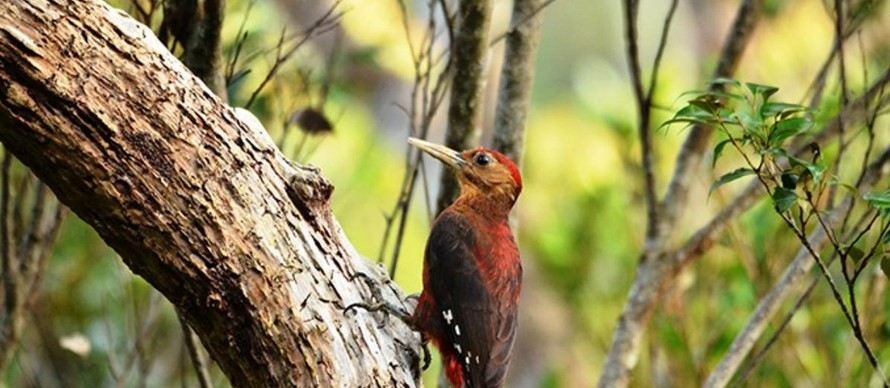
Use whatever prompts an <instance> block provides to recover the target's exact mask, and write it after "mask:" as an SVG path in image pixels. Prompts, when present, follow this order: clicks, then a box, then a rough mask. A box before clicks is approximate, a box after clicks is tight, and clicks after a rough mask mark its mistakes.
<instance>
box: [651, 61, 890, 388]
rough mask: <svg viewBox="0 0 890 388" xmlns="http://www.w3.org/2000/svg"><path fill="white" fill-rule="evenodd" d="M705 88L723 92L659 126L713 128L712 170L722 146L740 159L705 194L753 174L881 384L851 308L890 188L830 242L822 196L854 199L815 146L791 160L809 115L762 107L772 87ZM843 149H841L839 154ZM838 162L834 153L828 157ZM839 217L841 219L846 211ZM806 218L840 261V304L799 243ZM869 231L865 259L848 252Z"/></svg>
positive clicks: (868, 197)
mask: <svg viewBox="0 0 890 388" xmlns="http://www.w3.org/2000/svg"><path fill="white" fill-rule="evenodd" d="M713 82H714V83H716V84H721V85H723V86H724V87H725V88H724V90H725V91H708V92H698V93H695V94H696V97H695V98H693V99H691V100H689V102H688V104H687V105H686V106H685V107H683V108H682V109H680V110H679V111H678V112H677V113H676V114H675V116H674V117H673V118H672V119H670V120H668V121H667V122H665V124H664V125H665V126H667V125H672V124H687V125H702V126H709V127H712V128H715V129H716V130H717V131H718V132H719V133H720V134H721V135H722V136H723V137H725V139H724V140H721V141H719V142H718V143H717V144H716V145H715V147H714V150H713V159H712V166H714V165H716V163H717V161H718V160H719V158H720V157H721V156H722V155H723V151H724V149H725V148H726V146H727V145H731V146H732V148H734V149H735V150H736V151H737V153H738V154H739V155H740V156H741V157H742V158H743V159H744V166H742V167H740V168H737V169H735V170H733V171H731V172H729V173H726V174H724V175H722V176H721V177H719V178H718V179H717V180H716V181H715V182H714V184H713V185H711V191H712V192H713V190H716V189H717V188H719V187H721V186H722V185H724V184H727V183H729V182H732V181H735V180H737V179H740V178H743V177H746V176H751V175H753V176H755V177H756V178H757V180H758V181H759V182H760V186H761V187H762V188H763V189H764V190H765V191H766V193H767V194H768V195H769V197H770V198H771V201H772V203H773V208H774V209H775V211H776V213H777V214H778V215H779V216H780V218H781V219H782V221H783V222H784V223H785V224H786V225H787V226H788V228H789V229H790V230H791V231H792V232H793V233H794V235H795V236H796V237H797V238H798V239H799V240H800V242H801V244H802V245H803V248H804V249H805V250H806V252H807V253H808V254H809V256H810V257H812V258H813V259H814V260H815V262H816V264H818V266H819V268H820V270H821V272H822V275H823V277H824V279H825V281H826V282H827V284H828V285H829V287H830V289H831V292H832V295H833V297H834V298H835V300H836V301H837V303H838V305H839V306H840V308H841V311H842V313H843V315H844V318H845V319H846V320H847V322H848V324H849V325H850V327H851V329H852V331H853V334H854V336H855V337H856V339H857V341H858V342H859V344H860V346H861V348H862V350H863V352H864V353H865V355H866V356H867V358H868V360H869V362H870V363H871V365H872V367H873V368H874V369H875V371H876V372H877V373H878V374H879V375H880V376H881V379H882V381H883V382H884V385H885V386H887V384H888V383H887V378H886V376H885V375H884V374H883V371H882V370H881V367H880V365H879V362H878V360H877V358H876V357H875V355H874V352H873V350H872V348H871V346H870V345H869V343H868V340H867V339H866V337H865V335H864V333H863V327H862V324H861V320H860V317H859V309H858V306H857V303H856V296H855V285H856V281H857V280H858V279H859V275H860V274H861V273H862V271H863V270H864V269H865V268H866V267H867V265H868V263H869V262H870V261H871V259H872V258H873V257H875V255H876V253H877V252H878V247H879V246H880V245H883V244H886V241H885V240H887V238H886V233H887V228H888V227H890V222H886V223H883V224H879V223H876V221H877V219H878V218H879V214H880V218H884V219H886V218H888V214H890V190H888V191H884V192H870V193H866V194H865V195H863V196H862V199H863V200H864V202H865V203H867V204H868V205H869V206H870V209H869V210H871V211H875V210H877V211H876V212H875V215H874V216H873V217H872V219H871V221H870V222H868V223H867V225H866V226H865V227H864V228H863V229H861V231H860V232H859V233H855V234H852V235H850V236H849V237H848V238H847V239H846V240H840V239H838V238H837V236H838V235H839V234H840V233H839V231H837V230H835V229H834V227H833V223H832V222H831V221H830V220H827V218H828V217H829V216H830V217H834V216H835V215H836V213H837V212H832V211H827V210H825V209H822V207H823V205H821V204H822V202H823V201H822V198H823V196H824V195H826V194H827V193H828V192H830V191H831V190H833V188H834V187H836V186H841V187H844V188H846V189H848V190H849V191H850V192H851V193H852V194H854V195H855V194H857V190H856V188H855V187H854V186H852V185H848V184H844V183H841V182H840V181H839V180H838V178H837V176H836V175H834V174H833V173H831V172H829V171H828V167H827V165H826V163H825V162H824V160H823V157H822V154H821V152H820V148H819V146H818V144H816V143H811V145H810V149H811V151H812V152H811V154H812V157H811V158H810V159H809V160H807V159H805V158H801V157H796V156H793V154H792V152H789V150H788V147H790V145H789V143H792V142H793V140H798V139H804V138H806V136H807V135H808V134H809V132H810V130H811V129H812V128H813V127H814V121H813V112H812V110H811V109H809V108H807V107H804V106H802V105H798V104H792V103H787V102H773V101H770V98H771V97H772V96H773V95H774V94H775V93H776V92H777V91H778V88H775V87H772V86H767V85H760V84H755V83H744V84H743V83H741V82H739V81H736V80H731V79H725V78H721V79H717V80H715V81H713ZM712 90H713V89H712ZM869 145H871V143H869ZM844 147H845V145H843V144H842V145H841V149H843V148H844ZM841 156H842V154H841V152H840V151H839V153H838V155H837V156H836V157H837V158H840V157H841ZM838 166H839V163H835V164H834V167H835V169H836V168H837V167H838ZM850 207H852V206H850ZM835 210H836V209H835ZM847 211H848V213H847V214H849V208H848V210H847ZM814 219H815V221H816V224H817V227H818V228H821V231H822V232H823V233H824V234H825V236H827V238H828V241H830V242H831V246H832V248H833V253H834V254H835V255H837V256H838V257H839V258H840V260H839V261H840V262H841V267H842V274H843V277H844V281H845V283H846V285H847V298H848V300H849V302H848V301H846V300H845V299H844V297H843V295H842V294H841V291H840V288H839V287H838V284H837V282H836V281H835V279H834V276H832V274H831V272H830V271H829V268H828V265H829V264H830V263H829V264H826V262H825V260H823V258H822V255H821V254H820V253H819V251H818V247H816V246H815V245H814V244H811V242H810V240H809V239H808V237H807V230H808V228H809V226H811V225H812V223H813V220H814ZM875 225H879V227H878V228H877V229H878V233H879V234H878V236H881V238H878V239H876V240H875V242H874V244H873V245H872V246H871V248H870V249H869V250H868V253H867V254H866V253H864V252H863V251H862V250H861V249H859V248H856V247H855V246H856V244H857V243H858V242H859V241H860V240H861V239H862V238H863V236H865V235H866V233H868V232H872V233H873V226H875ZM851 260H853V261H856V262H857V263H858V264H857V265H856V267H855V269H852V272H851V268H850V265H849V264H850V261H851ZM884 261H886V259H885V260H884ZM882 267H890V266H882Z"/></svg>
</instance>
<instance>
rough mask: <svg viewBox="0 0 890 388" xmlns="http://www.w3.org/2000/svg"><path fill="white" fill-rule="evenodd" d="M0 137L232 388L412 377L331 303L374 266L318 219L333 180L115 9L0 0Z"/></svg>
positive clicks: (361, 316)
mask: <svg viewBox="0 0 890 388" xmlns="http://www.w3.org/2000/svg"><path fill="white" fill-rule="evenodd" d="M0 141H2V142H3V144H4V145H5V146H6V147H7V149H9V150H10V151H11V152H13V153H14V154H15V155H16V156H17V157H18V158H19V159H20V160H22V162H24V163H25V164H26V165H27V166H29V167H30V168H31V169H32V171H34V173H35V174H36V175H37V176H38V177H39V178H40V179H41V180H42V181H43V182H45V183H46V184H47V186H48V187H50V188H51V189H52V190H53V192H55V194H56V196H57V197H58V198H59V200H60V201H61V202H63V203H64V204H66V205H68V206H69V207H70V208H71V209H72V211H74V212H75V213H76V214H78V216H80V217H81V218H82V219H83V220H84V221H86V222H87V223H88V224H90V225H91V226H92V227H93V228H95V229H96V231H97V232H98V233H99V235H100V236H102V238H103V239H104V240H105V241H106V242H107V243H108V244H109V245H110V246H111V247H112V248H114V249H115V251H117V252H118V253H119V254H120V255H121V257H122V258H123V260H124V262H125V263H126V264H127V265H128V266H129V267H130V269H131V270H132V271H133V272H135V273H136V274H138V275H140V276H142V277H144V278H145V279H146V280H147V281H148V282H149V283H151V284H152V285H153V286H154V287H155V288H157V289H158V290H159V291H160V292H161V293H163V294H164V295H165V296H166V297H167V298H168V299H169V300H170V301H171V302H172V303H173V304H174V305H176V307H177V309H178V310H179V311H180V312H181V313H182V315H183V317H184V318H185V320H186V321H187V322H188V323H189V325H190V326H191V327H192V328H194V329H195V332H196V333H197V334H198V335H199V337H200V338H201V341H202V342H203V343H204V345H205V346H206V347H207V349H208V350H209V352H210V354H211V356H212V357H213V358H214V359H215V360H216V361H217V363H219V365H220V367H221V369H222V370H223V371H224V372H225V373H226V375H227V376H228V378H229V379H230V380H231V382H232V384H233V385H235V386H263V387H275V386H318V385H320V386H344V385H346V386H414V385H416V384H417V383H418V380H417V379H418V377H419V375H418V373H417V365H418V363H417V354H416V350H417V349H419V346H418V341H419V338H418V336H417V335H415V334H413V333H412V332H410V331H409V330H408V329H407V328H406V327H405V326H404V325H402V324H401V323H400V322H397V321H395V320H391V319H387V318H386V317H385V316H384V315H383V314H372V313H368V312H364V311H357V312H355V313H349V314H345V313H344V307H345V306H347V305H350V304H352V303H356V302H362V301H364V300H366V299H369V298H368V297H367V295H368V294H369V293H368V289H367V285H366V284H365V282H364V280H362V279H360V278H356V275H357V274H359V273H366V274H369V275H370V276H371V277H373V278H379V277H380V276H381V275H379V274H380V273H382V271H381V270H380V268H378V267H376V266H373V265H372V264H370V263H369V262H368V261H367V260H365V259H363V258H362V257H360V256H359V255H358V253H357V252H356V251H355V249H354V248H353V247H352V245H351V244H350V243H349V242H348V240H347V239H346V237H345V236H344V234H343V231H342V230H341V228H340V226H339V224H338V223H337V222H336V220H335V219H334V218H333V215H332V214H331V212H330V208H329V206H328V199H329V197H330V195H331V194H332V191H333V187H332V186H331V185H330V184H329V183H328V182H327V181H325V180H324V179H323V178H322V177H321V176H320V174H319V172H318V171H317V170H315V169H311V168H306V167H301V166H297V165H294V164H291V163H290V162H289V161H287V160H286V159H285V158H284V156H283V155H282V154H281V153H280V152H279V151H278V150H277V148H276V147H275V145H274V143H273V142H272V141H271V139H269V137H268V135H267V134H266V133H265V132H264V131H263V130H262V129H260V128H257V127H256V126H250V125H246V124H245V122H244V121H242V119H240V117H239V115H238V114H237V113H236V112H235V111H234V110H232V109H231V108H229V107H227V106H225V105H224V104H222V103H221V102H220V100H219V99H218V98H216V97H215V96H214V95H213V93H212V92H211V91H210V90H208V89H207V88H206V87H205V86H204V85H203V84H202V83H201V82H199V81H198V80H197V79H196V78H194V77H193V76H191V75H190V73H189V72H188V70H186V68H185V67H184V66H183V65H182V64H181V63H180V62H179V61H177V60H176V58H175V57H173V56H172V55H171V54H170V53H169V52H167V51H166V49H165V48H164V46H163V45H162V44H161V43H160V42H159V41H158V40H157V39H156V38H155V37H154V35H153V34H152V33H151V31H149V30H148V29H147V28H145V27H144V26H142V25H140V24H138V23H136V22H135V21H133V20H132V19H130V18H129V17H128V16H126V15H125V14H123V13H122V12H119V11H117V10H114V9H112V8H110V7H108V6H107V5H106V4H104V3H100V2H98V1H95V0H78V1H74V0H21V1H14V2H2V3H0ZM384 290H387V297H388V298H391V299H392V301H393V302H395V303H401V302H400V300H401V297H402V294H401V292H400V291H399V290H398V289H397V288H395V287H394V286H392V285H391V283H386V287H384Z"/></svg>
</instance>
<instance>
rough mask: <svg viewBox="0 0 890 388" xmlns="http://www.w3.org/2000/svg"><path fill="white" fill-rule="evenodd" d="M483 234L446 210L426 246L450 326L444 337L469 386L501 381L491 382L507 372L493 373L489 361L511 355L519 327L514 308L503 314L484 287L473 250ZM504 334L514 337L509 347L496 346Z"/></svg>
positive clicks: (432, 284)
mask: <svg viewBox="0 0 890 388" xmlns="http://www.w3.org/2000/svg"><path fill="white" fill-rule="evenodd" d="M479 237H480V236H477V235H476V229H475V228H473V227H472V225H471V224H470V222H469V221H468V220H467V219H466V218H465V217H464V216H462V215H461V214H459V213H457V212H451V211H445V212H443V213H442V215H441V216H440V217H439V219H438V220H437V221H436V224H435V225H434V226H433V231H432V233H431V234H430V238H429V241H428V243H427V250H426V260H427V263H426V264H427V266H428V268H429V276H430V279H429V280H430V284H429V286H430V288H431V291H432V293H433V295H434V296H435V298H436V302H437V303H438V307H439V310H440V315H439V318H440V319H442V323H443V325H442V327H445V328H446V329H445V330H444V331H445V333H444V334H445V335H444V337H445V338H446V339H447V340H448V341H447V342H448V343H450V344H451V345H452V347H453V349H451V350H452V351H453V354H454V356H455V357H456V358H457V359H458V361H459V362H460V364H461V366H462V368H463V372H464V373H463V375H464V381H465V383H466V386H467V387H476V388H481V387H494V386H499V385H495V384H492V383H493V382H495V381H501V380H503V372H501V373H500V374H498V373H489V372H488V370H489V369H490V368H489V367H488V365H490V362H489V361H490V359H491V357H492V356H493V355H495V356H497V357H499V358H506V357H509V350H510V348H512V335H513V331H514V329H513V328H514V327H515V324H514V322H515V312H514V313H513V314H512V316H504V315H503V314H502V312H500V311H498V306H497V303H496V301H495V300H494V299H493V298H492V295H491V294H490V293H489V290H488V289H487V288H486V287H485V283H484V282H483V279H482V276H481V274H480V272H479V268H478V267H477V263H476V260H475V258H474V256H473V253H474V251H475V250H476V249H475V248H476V244H477V243H479V241H478V240H479ZM504 336H508V337H510V340H509V341H507V342H509V343H510V344H509V345H508V346H507V348H506V349H505V348H503V347H500V348H498V349H493V347H495V346H496V345H495V344H496V343H498V342H499V341H500V340H501V339H502V338H503V337H504ZM501 342H502V341H501ZM493 350H494V352H493ZM505 350H506V352H505Z"/></svg>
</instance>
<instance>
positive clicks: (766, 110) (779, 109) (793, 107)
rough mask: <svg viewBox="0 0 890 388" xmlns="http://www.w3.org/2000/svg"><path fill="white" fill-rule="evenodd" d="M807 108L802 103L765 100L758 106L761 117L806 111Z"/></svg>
mask: <svg viewBox="0 0 890 388" xmlns="http://www.w3.org/2000/svg"><path fill="white" fill-rule="evenodd" d="M808 110H809V109H808V108H807V107H805V106H803V105H798V104H789V103H787V102H767V103H766V104H763V106H762V107H760V114H761V115H763V117H773V116H776V115H779V114H789V113H798V112H806V111H808Z"/></svg>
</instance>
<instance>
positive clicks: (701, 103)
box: [689, 95, 720, 115]
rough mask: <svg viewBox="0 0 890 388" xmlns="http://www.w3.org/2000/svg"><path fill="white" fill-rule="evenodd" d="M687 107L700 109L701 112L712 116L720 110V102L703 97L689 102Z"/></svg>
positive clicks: (707, 96)
mask: <svg viewBox="0 0 890 388" xmlns="http://www.w3.org/2000/svg"><path fill="white" fill-rule="evenodd" d="M689 105H691V106H695V107H698V108H700V109H701V110H703V111H705V112H708V113H710V114H711V115H713V114H714V113H716V112H717V110H718V109H720V102H719V101H717V100H716V99H714V98H713V97H711V96H710V95H704V96H701V97H699V98H696V99H692V100H689Z"/></svg>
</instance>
